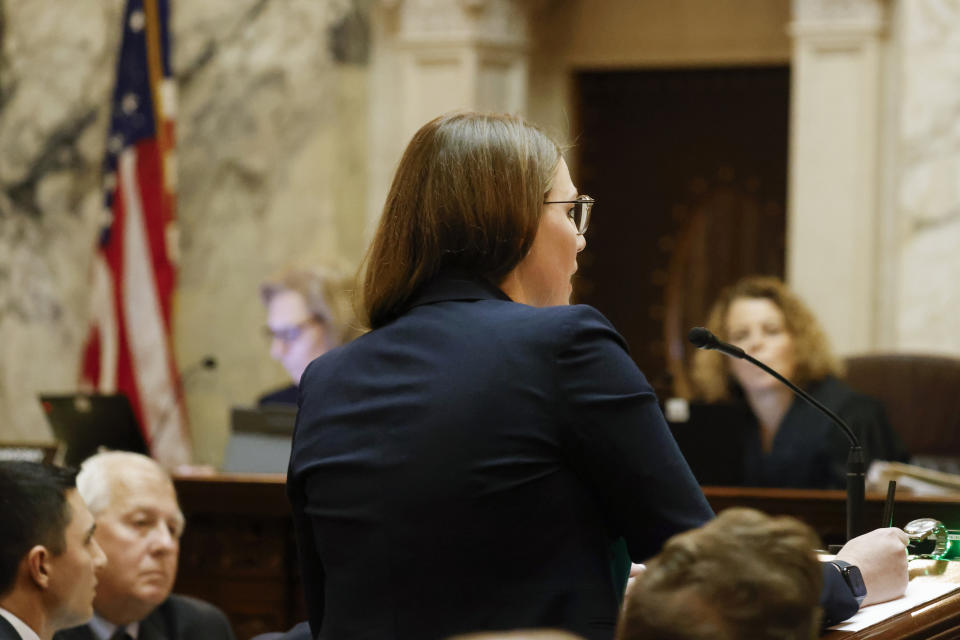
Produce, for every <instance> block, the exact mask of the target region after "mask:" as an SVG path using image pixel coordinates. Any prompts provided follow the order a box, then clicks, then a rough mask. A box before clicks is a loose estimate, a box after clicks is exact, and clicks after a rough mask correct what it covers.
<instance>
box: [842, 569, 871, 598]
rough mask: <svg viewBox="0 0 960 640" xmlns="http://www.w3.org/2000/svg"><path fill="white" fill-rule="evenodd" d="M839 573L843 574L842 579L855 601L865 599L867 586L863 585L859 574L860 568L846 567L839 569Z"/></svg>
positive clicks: (861, 576)
mask: <svg viewBox="0 0 960 640" xmlns="http://www.w3.org/2000/svg"><path fill="white" fill-rule="evenodd" d="M840 571H841V572H842V573H843V577H844V579H846V581H847V584H848V585H849V586H850V590H851V591H853V595H854V596H856V598H857V600H862V599H863V598H864V597H866V595H867V585H865V584H864V583H863V575H861V574H860V568H859V567H855V566H853V565H848V566H846V567H841V568H840Z"/></svg>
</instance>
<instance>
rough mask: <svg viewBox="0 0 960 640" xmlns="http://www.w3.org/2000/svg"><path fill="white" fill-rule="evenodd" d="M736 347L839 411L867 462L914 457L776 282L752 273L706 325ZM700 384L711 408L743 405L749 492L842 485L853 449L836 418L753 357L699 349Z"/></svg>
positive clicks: (809, 317)
mask: <svg viewBox="0 0 960 640" xmlns="http://www.w3.org/2000/svg"><path fill="white" fill-rule="evenodd" d="M707 328H708V329H710V330H711V331H713V332H714V333H715V334H716V335H717V337H718V338H720V340H724V341H727V342H731V343H733V344H735V345H737V346H738V347H740V348H741V349H743V350H744V351H746V352H747V353H748V354H750V355H752V356H753V357H754V358H757V359H758V360H760V361H761V362H763V363H765V364H767V365H769V366H770V367H771V368H773V369H774V370H775V371H777V372H778V373H780V374H782V375H784V376H785V377H786V378H787V379H789V380H791V381H793V382H794V383H796V384H797V385H798V386H800V387H801V388H803V389H804V390H805V391H807V392H809V393H810V394H811V395H812V396H813V397H814V398H816V399H817V400H819V401H820V402H821V403H822V404H824V405H825V406H826V407H827V408H828V409H830V410H832V411H833V412H834V413H836V414H838V415H839V416H840V418H841V419H843V420H844V421H845V422H847V424H849V425H850V427H851V428H852V429H853V431H854V433H856V434H857V436H858V438H859V439H860V443H861V445H862V446H863V449H864V456H865V459H866V460H865V461H866V463H867V464H868V465H869V463H870V461H871V460H873V459H878V460H906V457H907V456H906V453H905V451H904V448H903V444H902V442H901V441H900V438H899V437H898V436H897V434H896V433H895V432H894V431H893V429H892V428H891V427H890V424H889V422H888V421H887V418H886V414H885V413H884V410H883V407H882V406H881V405H880V403H879V402H877V401H876V400H874V399H873V398H870V397H867V396H865V395H863V394H859V393H856V392H854V391H853V390H852V389H850V387H848V386H847V385H846V384H844V383H843V382H842V381H841V380H840V375H841V366H840V362H839V361H838V360H837V358H836V357H835V356H834V355H833V354H832V353H831V352H830V349H829V346H828V345H827V338H826V336H825V335H824V333H823V330H822V329H821V328H820V324H819V323H818V322H817V320H816V318H815V317H814V316H813V314H812V313H811V312H810V310H809V309H808V308H807V307H806V305H804V304H803V302H802V301H801V300H800V298H798V297H797V295H796V294H794V293H793V292H792V291H791V290H790V289H789V288H787V286H786V285H785V284H784V283H783V282H781V281H780V280H778V279H776V278H769V277H759V276H753V277H748V278H744V279H742V280H740V281H739V282H737V283H736V284H734V285H733V286H732V287H729V288H728V289H726V290H725V291H723V292H722V293H721V294H720V297H719V298H718V299H717V301H716V302H715V303H714V305H713V308H712V309H711V311H710V315H709V318H708V320H707ZM693 379H694V383H695V386H696V388H697V391H698V395H699V396H700V398H702V399H703V400H706V401H708V402H733V403H737V404H742V405H744V411H742V415H743V424H742V425H741V426H742V429H741V430H740V431H739V432H738V433H739V435H733V434H732V436H731V437H739V438H741V439H742V441H743V442H742V451H743V459H744V466H743V473H744V482H743V484H745V485H747V486H765V487H796V488H841V487H844V486H845V485H846V472H847V464H846V463H847V455H848V452H849V449H850V443H849V441H848V440H847V438H846V436H845V435H844V433H843V432H842V431H841V430H840V429H839V428H838V427H837V426H836V425H835V424H833V423H832V421H830V419H829V418H827V417H826V416H824V415H823V414H821V413H820V412H819V411H817V410H816V409H814V408H813V407H811V406H810V405H808V404H807V403H806V402H804V401H803V400H801V399H800V398H797V397H796V396H794V394H793V392H792V391H791V390H790V389H788V388H787V387H786V386H785V385H783V384H782V383H781V382H779V381H778V380H776V379H775V378H773V376H771V375H769V374H767V373H766V372H764V371H762V370H761V369H759V368H758V367H755V366H754V365H752V364H750V363H749V362H747V361H746V360H739V359H735V358H728V357H727V356H724V355H723V354H721V353H720V352H718V351H698V352H697V353H696V354H695V356H694V366H693Z"/></svg>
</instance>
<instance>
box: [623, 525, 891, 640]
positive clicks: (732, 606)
mask: <svg viewBox="0 0 960 640" xmlns="http://www.w3.org/2000/svg"><path fill="white" fill-rule="evenodd" d="M905 545H906V536H905V534H903V532H902V531H900V530H898V529H877V530H875V531H872V532H870V533H868V534H865V535H863V536H860V537H858V538H854V539H853V540H851V541H850V542H849V543H847V545H845V546H844V548H843V549H842V550H841V551H840V553H839V554H838V555H837V559H836V560H834V561H832V562H826V563H821V562H818V560H817V557H816V554H815V553H814V551H813V550H814V549H815V548H816V547H818V546H819V540H818V539H817V536H816V534H815V533H814V532H813V531H812V530H811V529H810V528H809V527H808V526H807V525H805V524H803V523H801V522H800V521H799V520H796V519H794V518H790V517H777V518H772V517H769V516H766V515H764V514H762V513H760V512H759V511H755V510H752V509H740V508H734V509H728V510H726V511H724V512H723V513H721V514H720V515H719V516H718V517H717V518H716V519H714V520H712V521H711V522H709V523H708V524H706V525H704V526H703V527H701V528H699V529H694V530H691V531H687V532H685V533H682V534H679V535H676V536H674V537H673V538H671V539H670V540H668V541H667V543H666V545H664V548H663V550H662V551H661V552H660V553H659V554H658V555H657V556H656V557H654V558H653V559H652V560H650V561H649V562H648V563H647V567H646V570H645V571H643V572H641V573H640V574H639V575H638V576H637V577H636V579H635V582H634V584H633V586H632V588H631V589H630V590H629V591H628V594H627V598H626V603H625V605H624V611H623V614H622V616H621V619H620V622H619V625H618V629H617V640H646V639H652V638H657V639H660V640H707V639H708V638H709V639H710V640H728V639H729V640H734V639H736V638H748V637H749V638H756V639H757V640H765V639H768V638H769V639H771V640H772V639H774V638H776V639H778V640H809V639H810V638H815V637H816V636H817V635H818V633H819V631H820V628H821V620H823V622H824V623H827V624H835V623H836V622H839V621H840V620H844V619H846V618H848V617H849V616H851V615H853V614H854V613H855V612H856V611H857V608H858V607H859V606H860V605H861V604H873V603H875V602H883V601H884V600H890V599H893V598H896V597H899V596H900V595H902V594H903V592H904V591H905V589H906V585H907V563H906V553H904V549H905ZM850 567H854V570H853V571H845V569H849V568H850ZM859 567H862V568H863V571H862V573H861V572H860V570H859ZM849 574H852V575H849Z"/></svg>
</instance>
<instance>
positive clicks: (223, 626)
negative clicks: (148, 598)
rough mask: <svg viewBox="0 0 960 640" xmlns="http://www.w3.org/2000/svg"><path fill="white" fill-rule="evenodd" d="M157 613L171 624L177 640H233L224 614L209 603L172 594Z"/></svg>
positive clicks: (230, 628)
mask: <svg viewBox="0 0 960 640" xmlns="http://www.w3.org/2000/svg"><path fill="white" fill-rule="evenodd" d="M158 612H159V613H160V614H161V615H162V616H164V617H165V618H167V619H168V620H169V621H170V622H171V626H172V627H173V628H174V629H175V631H176V632H175V638H176V639H178V640H194V639H195V640H203V639H210V640H217V639H224V640H234V635H233V628H232V627H231V626H230V621H229V620H228V619H227V616H226V614H225V613H224V612H223V611H221V610H220V609H219V608H218V607H216V606H214V605H212V604H210V603H209V602H204V601H203V600H198V599H197V598H192V597H190V596H183V595H175V594H173V595H171V596H170V597H169V598H167V599H166V600H165V601H164V602H163V604H161V605H160V607H158Z"/></svg>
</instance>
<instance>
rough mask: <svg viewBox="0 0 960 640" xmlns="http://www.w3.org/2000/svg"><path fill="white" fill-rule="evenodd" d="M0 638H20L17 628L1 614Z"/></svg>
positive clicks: (17, 639) (18, 639)
mask: <svg viewBox="0 0 960 640" xmlns="http://www.w3.org/2000/svg"><path fill="white" fill-rule="evenodd" d="M0 640H21V639H20V634H19V633H17V630H16V629H14V628H13V625H12V624H10V623H9V622H7V619H6V618H4V617H3V616H0Z"/></svg>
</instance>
